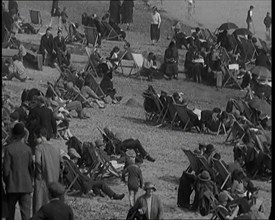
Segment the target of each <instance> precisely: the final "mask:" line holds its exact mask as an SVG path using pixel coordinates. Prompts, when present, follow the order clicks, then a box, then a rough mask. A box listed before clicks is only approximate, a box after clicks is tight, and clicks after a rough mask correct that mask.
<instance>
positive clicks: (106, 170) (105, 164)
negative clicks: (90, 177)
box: [96, 148, 121, 178]
mask: <svg viewBox="0 0 275 220" xmlns="http://www.w3.org/2000/svg"><path fill="white" fill-rule="evenodd" d="M96 151H97V154H98V156H99V160H100V162H101V167H100V174H99V175H98V176H101V178H102V177H103V175H104V174H107V175H111V176H115V177H118V178H120V177H121V174H120V173H119V172H118V171H117V170H116V169H115V168H114V166H113V165H112V163H111V162H110V160H109V158H108V156H107V155H106V152H103V151H102V150H101V149H99V148H96Z"/></svg>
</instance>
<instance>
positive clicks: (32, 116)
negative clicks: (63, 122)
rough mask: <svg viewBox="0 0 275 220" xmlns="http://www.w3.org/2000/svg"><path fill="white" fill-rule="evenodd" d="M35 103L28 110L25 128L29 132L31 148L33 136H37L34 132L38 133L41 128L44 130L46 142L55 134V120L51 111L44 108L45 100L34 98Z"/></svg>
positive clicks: (33, 144)
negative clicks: (45, 131)
mask: <svg viewBox="0 0 275 220" xmlns="http://www.w3.org/2000/svg"><path fill="white" fill-rule="evenodd" d="M35 102H36V103H37V104H36V105H35V107H33V108H32V109H31V110H30V112H29V115H28V120H27V128H28V130H29V132H30V136H29V143H30V145H31V147H32V148H33V147H34V146H35V143H34V140H35V135H38V134H36V133H35V132H38V131H40V129H41V128H46V130H47V133H48V134H47V140H50V139H51V138H52V137H53V136H55V135H56V132H57V128H56V120H55V118H54V116H53V112H52V110H50V109H49V108H47V107H46V106H45V99H44V98H43V97H42V96H40V97H36V98H35Z"/></svg>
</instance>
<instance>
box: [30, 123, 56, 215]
mask: <svg viewBox="0 0 275 220" xmlns="http://www.w3.org/2000/svg"><path fill="white" fill-rule="evenodd" d="M39 139H40V141H39V142H40V143H39V144H38V145H37V146H36V147H35V167H36V173H35V177H36V178H35V181H34V194H33V213H35V212H37V211H38V210H39V209H40V208H41V207H42V206H43V205H45V204H46V203H48V201H49V197H48V190H47V186H48V184H49V183H50V182H58V180H59V176H60V172H61V170H60V164H61V152H60V150H59V149H58V148H57V147H55V146H53V145H52V144H50V143H49V142H48V141H47V130H46V129H45V128H42V129H40V132H39ZM37 142H38V141H37Z"/></svg>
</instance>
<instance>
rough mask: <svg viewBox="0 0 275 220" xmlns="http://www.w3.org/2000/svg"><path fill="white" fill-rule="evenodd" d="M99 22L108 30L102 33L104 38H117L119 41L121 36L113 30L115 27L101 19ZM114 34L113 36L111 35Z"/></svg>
mask: <svg viewBox="0 0 275 220" xmlns="http://www.w3.org/2000/svg"><path fill="white" fill-rule="evenodd" d="M101 24H102V25H103V26H104V27H105V28H106V29H107V30H108V31H109V32H108V33H107V34H106V32H105V33H104V34H103V37H104V38H105V39H106V40H114V39H116V38H118V39H119V41H122V38H121V36H120V35H119V34H118V33H117V32H116V31H115V29H114V28H113V27H112V26H111V25H110V24H109V23H108V22H106V21H101ZM112 34H113V35H115V36H113V37H112V36H111V35H112Z"/></svg>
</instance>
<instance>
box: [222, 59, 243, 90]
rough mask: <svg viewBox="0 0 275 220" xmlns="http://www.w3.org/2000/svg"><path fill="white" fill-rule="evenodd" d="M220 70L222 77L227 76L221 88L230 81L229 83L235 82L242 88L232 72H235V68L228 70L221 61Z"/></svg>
mask: <svg viewBox="0 0 275 220" xmlns="http://www.w3.org/2000/svg"><path fill="white" fill-rule="evenodd" d="M221 70H222V72H223V75H224V77H227V79H226V81H225V82H224V83H223V86H222V88H224V87H225V86H226V85H227V84H229V82H230V83H231V85H232V84H235V85H236V86H238V87H239V88H240V89H241V90H242V87H241V85H240V83H239V82H238V80H237V78H236V76H235V74H234V73H235V72H236V71H235V70H230V69H229V67H228V66H227V65H226V64H223V63H222V64H221Z"/></svg>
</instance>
